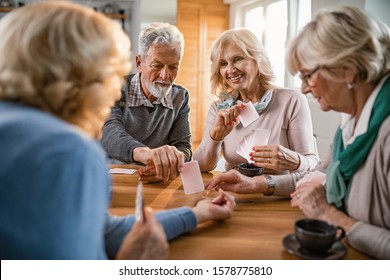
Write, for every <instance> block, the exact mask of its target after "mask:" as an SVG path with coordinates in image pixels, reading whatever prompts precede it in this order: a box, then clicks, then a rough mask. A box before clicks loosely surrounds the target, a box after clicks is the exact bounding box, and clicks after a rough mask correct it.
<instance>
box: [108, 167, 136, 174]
mask: <svg viewBox="0 0 390 280" xmlns="http://www.w3.org/2000/svg"><path fill="white" fill-rule="evenodd" d="M136 171H137V170H135V169H129V168H111V169H110V171H109V173H110V174H134V173H135V172H136Z"/></svg>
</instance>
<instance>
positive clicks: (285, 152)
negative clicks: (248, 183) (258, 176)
mask: <svg viewBox="0 0 390 280" xmlns="http://www.w3.org/2000/svg"><path fill="white" fill-rule="evenodd" d="M249 155H250V156H251V160H253V161H254V164H255V165H256V166H257V167H263V168H266V169H272V170H275V171H285V170H289V171H293V170H296V169H298V168H299V165H300V159H299V156H298V153H296V152H294V151H291V150H290V149H287V148H285V147H283V146H281V145H266V146H255V147H253V151H252V152H251V153H250V154H249Z"/></svg>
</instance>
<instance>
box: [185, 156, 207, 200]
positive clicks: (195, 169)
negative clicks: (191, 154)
mask: <svg viewBox="0 0 390 280" xmlns="http://www.w3.org/2000/svg"><path fill="white" fill-rule="evenodd" d="M180 176H181V181H182V183H183V188H184V193H185V194H193V193H197V192H202V191H204V184H203V180H202V175H201V173H200V168H199V163H198V161H197V160H194V161H190V162H186V163H184V167H183V171H182V172H181V173H180Z"/></svg>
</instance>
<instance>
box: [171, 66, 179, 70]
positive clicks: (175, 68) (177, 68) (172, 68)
mask: <svg viewBox="0 0 390 280" xmlns="http://www.w3.org/2000/svg"><path fill="white" fill-rule="evenodd" d="M169 69H170V70H172V71H177V70H179V66H177V65H170V66H169Z"/></svg>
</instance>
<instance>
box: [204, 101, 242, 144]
mask: <svg viewBox="0 0 390 280" xmlns="http://www.w3.org/2000/svg"><path fill="white" fill-rule="evenodd" d="M244 107H245V105H244V104H243V103H239V104H237V105H234V106H233V107H231V108H228V109H223V110H221V111H219V112H218V115H217V117H216V119H215V123H214V126H213V127H212V128H211V129H210V137H211V138H212V139H213V140H215V141H222V140H223V139H225V137H226V136H227V135H228V134H229V133H230V132H231V131H232V130H233V128H234V127H235V126H236V125H237V123H238V120H237V118H238V115H239V112H240V109H241V108H244Z"/></svg>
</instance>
